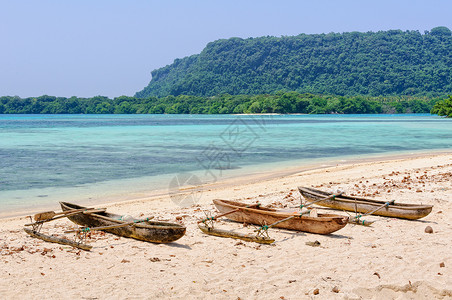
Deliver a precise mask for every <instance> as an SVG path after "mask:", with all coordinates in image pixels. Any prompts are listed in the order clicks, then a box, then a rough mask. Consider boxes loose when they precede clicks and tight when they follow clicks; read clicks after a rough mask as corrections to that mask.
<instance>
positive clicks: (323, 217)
mask: <svg viewBox="0 0 452 300" xmlns="http://www.w3.org/2000/svg"><path fill="white" fill-rule="evenodd" d="M213 203H214V204H215V206H216V207H217V209H218V210H219V211H220V213H227V212H229V211H232V210H236V211H234V212H232V213H230V214H228V215H227V218H229V219H231V220H233V221H237V222H243V223H250V224H256V225H269V224H274V223H276V222H278V221H281V220H283V219H286V218H289V217H291V216H295V217H294V218H291V219H289V220H287V221H284V222H281V223H279V224H277V225H275V226H274V227H277V228H284V229H290V230H298V231H304V232H310V233H317V234H329V233H332V232H335V231H337V230H339V229H341V228H343V227H345V225H347V223H348V217H346V216H339V215H335V214H321V213H319V214H318V216H317V217H311V216H309V215H302V214H300V212H283V211H278V210H276V209H272V208H267V207H260V206H259V207H247V206H248V205H247V204H244V203H240V202H235V201H228V200H220V199H215V200H213Z"/></svg>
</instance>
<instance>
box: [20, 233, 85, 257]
mask: <svg viewBox="0 0 452 300" xmlns="http://www.w3.org/2000/svg"><path fill="white" fill-rule="evenodd" d="M24 231H25V232H26V233H28V234H29V235H31V236H32V237H35V238H38V239H41V240H43V241H46V242H51V243H57V244H62V245H68V246H72V247H74V248H79V249H82V250H86V251H90V250H91V248H93V246H91V245H86V244H82V243H77V242H75V241H71V240H68V239H64V238H58V237H55V236H50V235H45V234H42V233H40V232H37V231H34V230H31V229H29V228H25V227H24Z"/></svg>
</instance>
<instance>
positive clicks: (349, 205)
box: [298, 187, 433, 220]
mask: <svg viewBox="0 0 452 300" xmlns="http://www.w3.org/2000/svg"><path fill="white" fill-rule="evenodd" d="M298 190H299V191H300V193H301V195H303V197H304V198H305V199H306V200H308V201H315V200H319V199H321V198H325V196H328V195H329V194H330V193H328V192H324V191H320V190H317V189H313V188H308V187H298ZM316 204H318V205H320V206H325V207H330V208H333V209H337V210H346V211H352V212H358V213H367V212H371V211H373V210H376V211H375V212H373V213H372V214H373V215H378V216H384V217H393V218H402V219H411V220H416V219H420V218H423V217H425V216H427V215H428V214H429V213H430V212H431V211H432V208H433V205H418V204H405V203H389V202H385V201H379V200H372V199H366V198H359V197H351V196H344V195H341V196H338V197H335V198H332V199H328V200H325V201H319V202H317V203H316ZM385 204H386V205H385Z"/></svg>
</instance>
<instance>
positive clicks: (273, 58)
mask: <svg viewBox="0 0 452 300" xmlns="http://www.w3.org/2000/svg"><path fill="white" fill-rule="evenodd" d="M151 73H152V80H151V82H150V83H149V85H148V86H147V87H145V88H144V89H143V90H142V91H140V92H138V93H136V95H135V96H136V97H139V98H147V97H149V96H157V97H165V96H168V95H175V96H177V95H196V96H214V95H220V94H226V93H227V94H230V95H239V94H248V95H257V94H273V93H275V92H276V91H280V90H286V91H297V92H299V93H314V94H330V95H331V94H333V95H349V96H353V95H369V96H387V95H417V96H427V97H435V96H444V95H447V94H450V93H451V92H452V33H451V31H450V30H449V29H448V28H446V27H436V28H433V29H432V30H431V31H430V32H425V33H423V34H421V33H420V32H418V31H401V30H390V31H379V32H367V33H360V32H349V33H342V34H340V33H329V34H300V35H298V36H287V37H280V38H278V37H270V36H269V37H259V38H249V39H240V38H231V39H226V40H218V41H215V42H212V43H209V44H208V45H207V46H206V47H205V49H204V50H203V51H202V52H201V53H200V54H197V55H193V56H190V57H185V58H183V59H176V60H175V61H174V63H173V64H171V65H168V66H166V67H163V68H160V69H157V70H154V71H152V72H151Z"/></svg>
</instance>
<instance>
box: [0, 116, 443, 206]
mask: <svg viewBox="0 0 452 300" xmlns="http://www.w3.org/2000/svg"><path fill="white" fill-rule="evenodd" d="M439 149H448V150H450V149H452V120H450V119H444V118H440V117H437V116H430V115H289V116H287V115H281V116H280V115H272V116H235V115H213V116H212V115H208V116H205V115H204V116H199V115H0V211H12V210H17V209H23V208H33V207H36V206H38V205H44V204H49V203H55V201H56V200H59V199H66V198H72V199H102V198H108V197H114V196H115V195H116V196H117V195H120V194H122V195H126V194H129V193H133V192H139V191H147V190H156V189H165V188H166V189H168V186H169V183H170V182H171V180H172V178H174V176H175V175H176V174H180V173H190V172H196V174H198V175H199V178H200V180H201V182H207V181H210V182H212V181H217V180H221V179H222V178H224V177H227V176H236V175H240V174H245V173H249V172H255V171H256V170H258V169H261V170H264V169H265V166H268V167H269V166H271V167H274V164H275V163H279V165H281V166H291V165H292V166H293V162H294V161H296V162H297V164H303V163H306V164H308V163H310V162H312V161H313V160H316V161H319V160H325V161H327V160H329V159H333V158H334V159H336V158H341V157H348V158H356V157H361V156H366V155H367V156H368V155H382V154H387V153H407V152H413V151H429V150H439ZM272 163H273V165H272ZM269 168H270V167H269Z"/></svg>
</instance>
